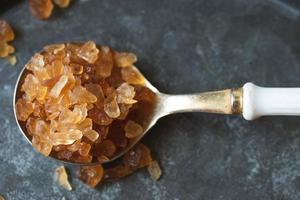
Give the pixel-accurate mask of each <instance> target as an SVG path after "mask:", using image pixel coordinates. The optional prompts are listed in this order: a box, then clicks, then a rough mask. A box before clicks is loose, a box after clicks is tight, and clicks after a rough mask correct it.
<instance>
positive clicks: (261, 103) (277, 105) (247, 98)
mask: <svg viewBox="0 0 300 200" xmlns="http://www.w3.org/2000/svg"><path fill="white" fill-rule="evenodd" d="M271 115H299V116H300V88H267V87H259V86H257V85H254V84H253V83H246V84H245V85H244V86H243V116H244V118H245V119H247V120H253V119H256V118H258V117H261V116H271Z"/></svg>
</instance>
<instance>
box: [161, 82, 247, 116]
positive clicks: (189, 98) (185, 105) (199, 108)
mask: <svg viewBox="0 0 300 200" xmlns="http://www.w3.org/2000/svg"><path fill="white" fill-rule="evenodd" d="M242 93H243V90H242V88H238V89H225V90H220V91H213V92H204V93H199V94H188V95H165V94H164V95H162V96H161V98H163V99H162V101H161V102H163V105H162V107H161V108H162V109H163V113H164V114H165V115H167V114H172V113H179V112H207V113H221V114H241V113H242V105H243V102H242V99H243V98H242V96H243V94H242Z"/></svg>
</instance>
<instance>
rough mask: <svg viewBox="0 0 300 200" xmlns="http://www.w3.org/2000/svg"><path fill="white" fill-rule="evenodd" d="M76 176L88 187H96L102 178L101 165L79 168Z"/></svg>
mask: <svg viewBox="0 0 300 200" xmlns="http://www.w3.org/2000/svg"><path fill="white" fill-rule="evenodd" d="M78 176H79V179H81V180H82V181H83V182H85V183H86V184H88V185H89V186H91V187H96V185H97V184H98V183H99V182H100V181H101V179H102V177H103V167H102V166H101V165H97V166H89V167H81V168H80V171H79V174H78Z"/></svg>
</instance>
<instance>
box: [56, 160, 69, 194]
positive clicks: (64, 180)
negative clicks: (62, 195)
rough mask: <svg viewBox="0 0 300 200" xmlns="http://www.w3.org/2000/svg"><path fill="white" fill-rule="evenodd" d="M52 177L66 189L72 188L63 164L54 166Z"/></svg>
mask: <svg viewBox="0 0 300 200" xmlns="http://www.w3.org/2000/svg"><path fill="white" fill-rule="evenodd" d="M54 179H55V180H56V181H57V182H58V184H59V185H60V186H62V187H63V188H65V189H66V190H69V191H71V190H72V186H71V184H70V182H69V180H68V174H67V171H66V169H65V167H64V166H61V167H58V168H56V170H55V173H54Z"/></svg>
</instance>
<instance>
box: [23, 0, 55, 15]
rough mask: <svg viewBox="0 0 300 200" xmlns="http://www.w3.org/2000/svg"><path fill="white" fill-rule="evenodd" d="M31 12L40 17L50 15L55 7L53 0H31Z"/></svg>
mask: <svg viewBox="0 0 300 200" xmlns="http://www.w3.org/2000/svg"><path fill="white" fill-rule="evenodd" d="M29 8H30V12H31V14H32V15H33V16H34V17H36V18H38V19H47V18H48V17H50V15H51V13H52V9H53V3H52V0H29Z"/></svg>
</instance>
